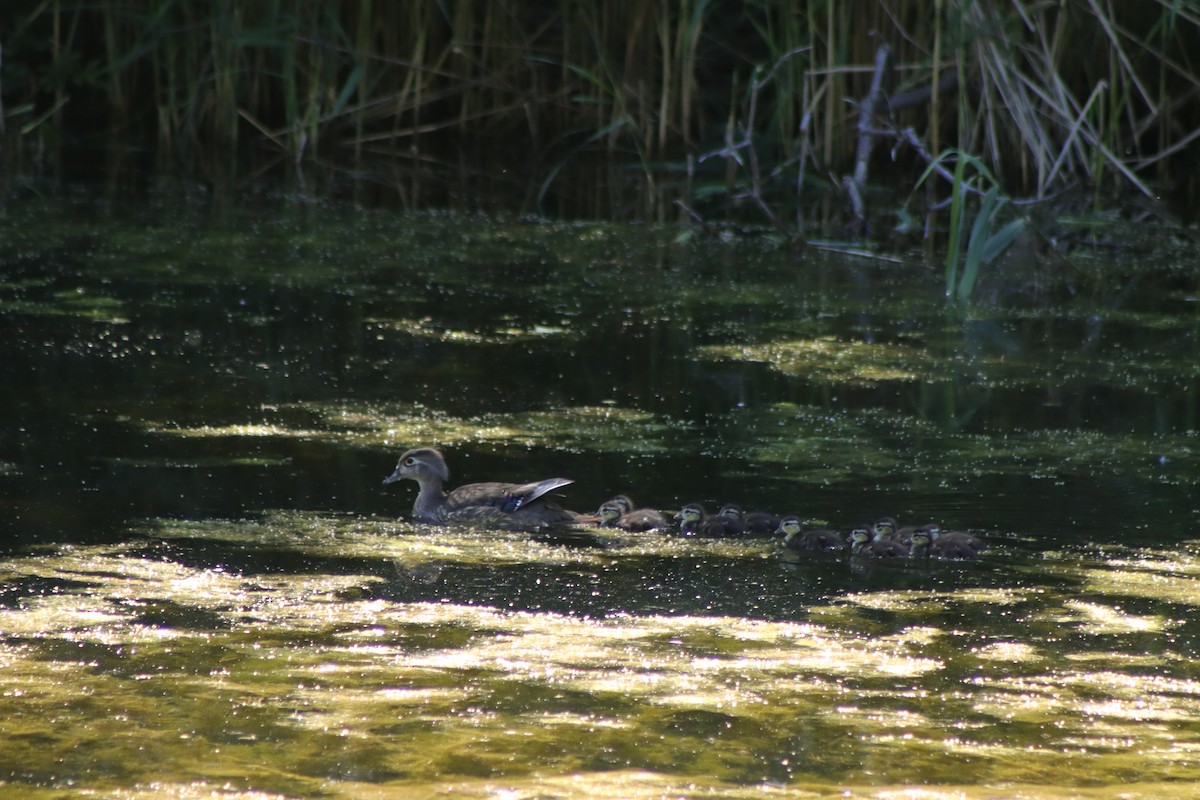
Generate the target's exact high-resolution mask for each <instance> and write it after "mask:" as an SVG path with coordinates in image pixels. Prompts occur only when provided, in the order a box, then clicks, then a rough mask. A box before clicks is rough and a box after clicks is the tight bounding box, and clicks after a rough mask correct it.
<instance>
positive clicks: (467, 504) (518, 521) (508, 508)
mask: <svg viewBox="0 0 1200 800" xmlns="http://www.w3.org/2000/svg"><path fill="white" fill-rule="evenodd" d="M449 477H450V470H449V468H448V467H447V466H446V459H445V457H444V456H443V455H442V454H441V452H440V451H438V450H436V449H434V448H432V447H416V448H413V449H411V450H408V451H406V452H405V453H404V454H403V455H401V456H400V460H399V461H398V462H397V464H396V469H395V471H393V472H392V474H391V475H389V476H387V477H386V478H384V479H383V482H384V484H389V483H395V482H396V481H401V480H412V481H416V482H417V486H418V487H420V489H419V491H418V492H417V499H416V501H415V502H414V503H413V514H412V518H413V521H415V522H431V523H447V522H460V523H477V524H481V525H494V526H497V527H502V528H510V529H515V530H529V529H537V528H545V527H553V526H561V525H572V524H575V523H577V522H579V521H580V520H581V517H580V515H578V514H576V513H575V512H573V511H568V510H566V509H564V508H562V507H560V506H558V505H557V504H555V503H553V502H551V501H550V500H549V499H548V498H547V495H548V494H550V493H551V492H553V491H554V490H555V489H560V488H562V487H563V486H569V485H571V484H572V483H574V481H573V480H571V479H570V478H548V479H546V480H543V481H535V482H533V483H499V482H489V483H468V484H465V485H463V486H459V487H458V488H456V489H452V490H450V491H449V492H447V491H445V490H444V489H443V488H442V484H443V483H444V482H445V481H446V480H448V479H449Z"/></svg>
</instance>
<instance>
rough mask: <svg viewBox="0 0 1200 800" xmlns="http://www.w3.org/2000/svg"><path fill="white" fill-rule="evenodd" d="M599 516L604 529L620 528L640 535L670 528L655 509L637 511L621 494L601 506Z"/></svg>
mask: <svg viewBox="0 0 1200 800" xmlns="http://www.w3.org/2000/svg"><path fill="white" fill-rule="evenodd" d="M597 515H598V516H599V517H600V527H602V528H620V529H621V530H623V531H631V532H635V533H640V532H642V531H652V530H660V529H663V528H669V527H670V523H669V522H667V518H666V517H665V516H663V515H662V514H661V513H660V512H658V511H655V510H654V509H653V508H637V509H635V508H634V507H633V503H632V501H630V500H629V498H628V497H626V496H625V495H621V494H619V495H617V496H616V497H614V498H613V499H611V500H609V501H608V502H606V503H604V504H603V505H601V506H600V510H599V511H598V512H597Z"/></svg>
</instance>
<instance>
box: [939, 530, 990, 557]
mask: <svg viewBox="0 0 1200 800" xmlns="http://www.w3.org/2000/svg"><path fill="white" fill-rule="evenodd" d="M986 549H987V543H985V542H984V541H983V540H982V539H980V538H979V537H978V536H973V535H971V534H969V533H967V532H965V531H944V532H937V533H934V534H933V541H932V542H931V543H930V545H929V554H930V555H932V556H938V557H940V558H979V555H980V553H982V552H983V551H984V550H986Z"/></svg>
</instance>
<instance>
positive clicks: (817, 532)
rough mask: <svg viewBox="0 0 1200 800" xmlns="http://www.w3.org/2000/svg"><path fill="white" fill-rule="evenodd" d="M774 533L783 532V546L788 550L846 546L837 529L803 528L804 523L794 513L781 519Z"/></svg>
mask: <svg viewBox="0 0 1200 800" xmlns="http://www.w3.org/2000/svg"><path fill="white" fill-rule="evenodd" d="M775 533H781V534H783V546H784V547H786V548H788V549H789V550H796V551H801V550H805V551H809V552H833V551H837V550H844V549H845V548H846V540H845V539H843V538H842V535H841V534H840V533H838V532H837V531H835V530H831V529H829V528H809V529H808V530H804V524H803V523H802V522H801V521H800V518H799V517H797V516H795V515H788V516H786V517H784V518H783V519H781V520H780V521H779V527H778V528H777V529H776V530H775Z"/></svg>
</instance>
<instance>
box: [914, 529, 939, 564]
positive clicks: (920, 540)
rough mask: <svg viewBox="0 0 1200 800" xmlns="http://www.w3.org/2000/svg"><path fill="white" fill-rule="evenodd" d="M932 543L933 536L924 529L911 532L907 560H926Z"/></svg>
mask: <svg viewBox="0 0 1200 800" xmlns="http://www.w3.org/2000/svg"><path fill="white" fill-rule="evenodd" d="M932 541H933V534H931V533H930V532H929V530H928V529H926V528H917V529H916V530H914V531H913V532H912V539H911V541H910V542H909V545H908V557H909V558H914V559H917V558H928V557H929V545H930V543H931V542H932Z"/></svg>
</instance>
